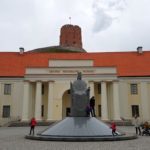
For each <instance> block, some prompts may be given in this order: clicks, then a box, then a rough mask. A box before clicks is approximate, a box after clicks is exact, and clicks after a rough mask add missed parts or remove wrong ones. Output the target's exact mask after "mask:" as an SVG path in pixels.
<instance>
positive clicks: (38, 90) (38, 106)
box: [35, 81, 42, 120]
mask: <svg viewBox="0 0 150 150" xmlns="http://www.w3.org/2000/svg"><path fill="white" fill-rule="evenodd" d="M41 104H42V83H41V82H40V81H37V82H36V92H35V118H36V120H41Z"/></svg>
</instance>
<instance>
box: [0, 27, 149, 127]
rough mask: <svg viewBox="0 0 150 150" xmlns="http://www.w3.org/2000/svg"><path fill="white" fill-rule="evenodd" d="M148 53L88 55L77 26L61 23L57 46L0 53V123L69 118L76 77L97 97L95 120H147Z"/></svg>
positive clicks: (140, 51)
mask: <svg viewBox="0 0 150 150" xmlns="http://www.w3.org/2000/svg"><path fill="white" fill-rule="evenodd" d="M149 66H150V51H143V50H142V47H138V48H137V49H136V50H134V51H130V52H129V51H127V52H90V53H89V52H86V50H84V49H83V48H82V36H81V28H80V27H79V26H77V25H71V24H69V25H64V26H62V28H61V32H60V43H59V46H50V47H45V48H38V49H34V50H28V51H26V52H25V51H24V48H22V47H21V48H20V50H19V52H0V124H2V123H6V122H8V121H14V120H17V119H19V120H21V121H29V120H30V119H31V118H32V117H35V118H36V119H37V120H38V121H55V120H62V119H63V118H65V117H67V116H69V115H70V111H71V110H70V106H71V97H70V83H71V82H73V81H74V80H76V77H77V73H78V72H81V73H82V79H83V80H84V81H85V82H86V83H87V86H88V87H90V97H92V96H95V99H96V102H95V103H96V104H95V110H96V117H98V118H100V119H101V120H104V121H107V120H108V121H109V120H116V121H118V120H121V119H127V120H130V119H132V117H133V116H134V115H135V114H137V115H138V116H139V117H140V118H141V119H142V121H145V120H150V67H149Z"/></svg>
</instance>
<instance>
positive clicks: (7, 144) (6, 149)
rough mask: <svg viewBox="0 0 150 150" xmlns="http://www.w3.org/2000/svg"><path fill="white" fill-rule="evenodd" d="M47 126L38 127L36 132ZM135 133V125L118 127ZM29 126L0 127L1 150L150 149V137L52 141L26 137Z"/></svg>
mask: <svg viewBox="0 0 150 150" xmlns="http://www.w3.org/2000/svg"><path fill="white" fill-rule="evenodd" d="M45 128H46V127H36V133H37V132H39V131H42V130H43V129H45ZM118 128H119V129H120V130H122V131H125V132H129V133H134V132H135V131H134V127H118ZM28 133H29V127H0V150H149V149H150V137H149V136H139V138H138V139H136V140H128V141H112V142H51V141H34V140H27V139H25V138H24V136H25V135H26V134H28Z"/></svg>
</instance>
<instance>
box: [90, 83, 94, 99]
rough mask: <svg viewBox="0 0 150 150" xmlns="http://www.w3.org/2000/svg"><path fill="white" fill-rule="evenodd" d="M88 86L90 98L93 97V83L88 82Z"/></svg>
mask: <svg viewBox="0 0 150 150" xmlns="http://www.w3.org/2000/svg"><path fill="white" fill-rule="evenodd" d="M89 86H90V98H91V97H92V96H94V95H95V94H94V82H93V81H89Z"/></svg>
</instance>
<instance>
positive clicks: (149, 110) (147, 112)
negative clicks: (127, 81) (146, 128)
mask: <svg viewBox="0 0 150 150" xmlns="http://www.w3.org/2000/svg"><path fill="white" fill-rule="evenodd" d="M148 94H149V93H148V85H147V83H146V82H141V106H142V117H143V121H147V120H150V107H149V98H148Z"/></svg>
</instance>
